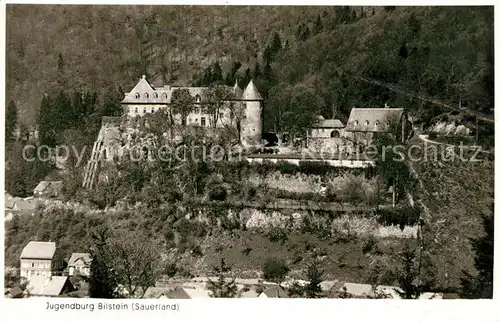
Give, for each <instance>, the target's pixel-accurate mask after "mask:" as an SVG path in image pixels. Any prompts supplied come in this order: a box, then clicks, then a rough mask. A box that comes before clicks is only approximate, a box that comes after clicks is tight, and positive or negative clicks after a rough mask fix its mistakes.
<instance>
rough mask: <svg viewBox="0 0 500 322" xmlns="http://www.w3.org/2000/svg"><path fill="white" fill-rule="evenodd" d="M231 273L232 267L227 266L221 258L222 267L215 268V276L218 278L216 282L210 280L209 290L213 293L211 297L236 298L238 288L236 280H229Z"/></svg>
mask: <svg viewBox="0 0 500 322" xmlns="http://www.w3.org/2000/svg"><path fill="white" fill-rule="evenodd" d="M229 272H231V266H229V265H227V264H226V262H225V260H224V258H221V260H220V265H219V266H214V267H213V274H214V275H215V276H217V280H216V281H212V280H210V279H209V280H208V289H209V290H210V291H211V292H212V294H211V297H215V298H233V297H236V292H237V291H238V287H237V286H236V283H235V281H234V278H233V279H231V280H229V281H228V280H227V275H228V273H229Z"/></svg>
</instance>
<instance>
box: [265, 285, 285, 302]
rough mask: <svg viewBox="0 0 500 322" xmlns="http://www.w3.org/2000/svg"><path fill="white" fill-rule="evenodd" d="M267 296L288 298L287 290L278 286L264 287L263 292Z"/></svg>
mask: <svg viewBox="0 0 500 322" xmlns="http://www.w3.org/2000/svg"><path fill="white" fill-rule="evenodd" d="M263 293H264V294H265V295H266V296H267V297H274V298H285V299H287V298H288V294H287V292H285V290H283V289H282V288H281V287H280V286H273V287H270V288H268V289H266V290H265V291H264V292H263Z"/></svg>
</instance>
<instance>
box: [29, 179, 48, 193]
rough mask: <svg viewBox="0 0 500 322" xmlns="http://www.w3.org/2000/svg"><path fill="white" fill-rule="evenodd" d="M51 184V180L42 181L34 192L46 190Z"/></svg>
mask: <svg viewBox="0 0 500 322" xmlns="http://www.w3.org/2000/svg"><path fill="white" fill-rule="evenodd" d="M49 186H50V181H40V183H39V184H38V185H37V186H36V187H35V190H33V191H34V192H38V193H41V192H44V191H45V190H46V189H47V188H48V187H49Z"/></svg>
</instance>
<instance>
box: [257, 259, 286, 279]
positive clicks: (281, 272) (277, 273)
mask: <svg viewBox="0 0 500 322" xmlns="http://www.w3.org/2000/svg"><path fill="white" fill-rule="evenodd" d="M262 272H263V273H264V279H266V280H268V281H273V282H276V283H280V282H281V281H283V280H284V279H285V277H286V276H287V275H288V273H289V272H290V268H288V266H287V265H286V263H285V262H284V261H282V260H280V259H276V258H268V259H267V260H266V262H265V263H264V266H263V267H262Z"/></svg>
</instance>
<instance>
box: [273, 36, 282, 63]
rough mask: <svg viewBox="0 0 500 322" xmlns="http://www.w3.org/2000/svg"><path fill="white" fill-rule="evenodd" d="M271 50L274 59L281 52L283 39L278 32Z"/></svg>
mask: <svg viewBox="0 0 500 322" xmlns="http://www.w3.org/2000/svg"><path fill="white" fill-rule="evenodd" d="M271 49H272V53H273V57H274V56H275V55H276V54H277V53H278V52H279V51H280V50H281V38H280V35H279V34H278V33H277V32H275V33H274V35H273V41H272V43H271Z"/></svg>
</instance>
